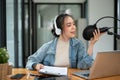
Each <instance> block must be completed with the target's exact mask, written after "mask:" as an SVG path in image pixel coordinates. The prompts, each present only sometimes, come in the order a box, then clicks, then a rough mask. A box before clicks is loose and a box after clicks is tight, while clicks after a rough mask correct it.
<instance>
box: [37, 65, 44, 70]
mask: <svg viewBox="0 0 120 80" xmlns="http://www.w3.org/2000/svg"><path fill="white" fill-rule="evenodd" d="M43 68H44V65H43V64H36V66H35V69H36V70H37V71H39V70H40V69H43Z"/></svg>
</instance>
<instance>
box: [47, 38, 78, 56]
mask: <svg viewBox="0 0 120 80" xmlns="http://www.w3.org/2000/svg"><path fill="white" fill-rule="evenodd" d="M57 41H58V38H55V39H53V40H52V41H51V45H50V46H49V49H48V51H47V54H55V53H56V45H57ZM76 44H78V41H77V40H76V39H73V38H71V39H70V45H71V46H73V47H74V46H75V45H76Z"/></svg>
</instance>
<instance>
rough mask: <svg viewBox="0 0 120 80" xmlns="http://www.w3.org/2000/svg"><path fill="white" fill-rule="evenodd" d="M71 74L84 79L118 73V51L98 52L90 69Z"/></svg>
mask: <svg viewBox="0 0 120 80" xmlns="http://www.w3.org/2000/svg"><path fill="white" fill-rule="evenodd" d="M73 74H74V75H77V76H80V77H82V78H85V79H95V78H102V77H108V76H114V75H120V51H107V52H98V54H97V56H96V58H95V61H94V63H93V65H92V67H91V68H90V70H85V71H79V72H74V73H73Z"/></svg>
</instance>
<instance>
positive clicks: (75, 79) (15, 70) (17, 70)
mask: <svg viewBox="0 0 120 80" xmlns="http://www.w3.org/2000/svg"><path fill="white" fill-rule="evenodd" d="M76 71H80V70H79V69H68V77H69V78H70V80H85V79H83V78H80V77H78V76H74V75H72V73H73V72H76ZM28 72H29V71H28V70H26V69H25V68H13V69H12V75H15V74H17V73H22V74H26V76H24V77H23V78H22V79H20V80H27V73H28ZM30 72H31V73H33V74H39V73H38V72H37V71H30ZM9 77H10V76H8V79H7V80H15V79H10V78H9ZM28 80H34V77H33V76H30V77H29V79H28ZM95 80H120V76H112V77H107V78H100V79H95Z"/></svg>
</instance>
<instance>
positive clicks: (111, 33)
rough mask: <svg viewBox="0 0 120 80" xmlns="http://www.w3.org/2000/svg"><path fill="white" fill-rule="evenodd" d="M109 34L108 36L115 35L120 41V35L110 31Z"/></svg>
mask: <svg viewBox="0 0 120 80" xmlns="http://www.w3.org/2000/svg"><path fill="white" fill-rule="evenodd" d="M107 34H108V35H114V36H115V37H116V38H117V39H120V35H119V34H116V33H113V32H110V31H107Z"/></svg>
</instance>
